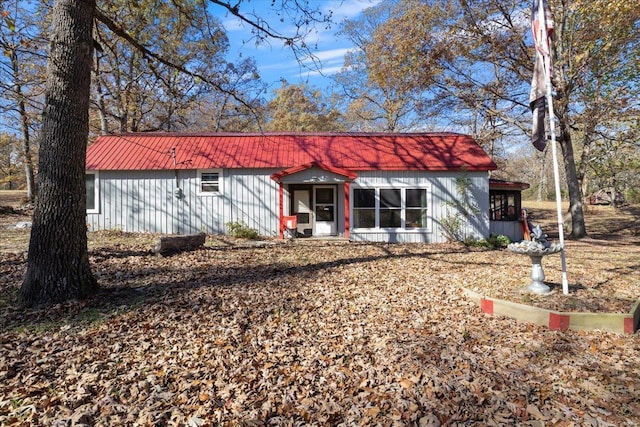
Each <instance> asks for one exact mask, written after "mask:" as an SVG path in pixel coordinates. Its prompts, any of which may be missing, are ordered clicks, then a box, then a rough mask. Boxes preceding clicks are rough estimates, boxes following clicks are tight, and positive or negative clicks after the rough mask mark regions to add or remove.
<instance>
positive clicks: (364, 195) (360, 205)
mask: <svg viewBox="0 0 640 427" xmlns="http://www.w3.org/2000/svg"><path fill="white" fill-rule="evenodd" d="M353 196H354V198H353V226H354V227H355V228H374V227H375V226H376V190H375V189H373V188H357V189H355V190H353Z"/></svg>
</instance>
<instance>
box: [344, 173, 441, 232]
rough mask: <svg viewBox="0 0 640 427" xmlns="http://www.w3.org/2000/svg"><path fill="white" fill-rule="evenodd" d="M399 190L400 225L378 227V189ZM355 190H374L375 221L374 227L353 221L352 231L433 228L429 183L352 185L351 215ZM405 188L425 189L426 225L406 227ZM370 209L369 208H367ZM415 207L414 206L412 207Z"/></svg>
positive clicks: (353, 214) (409, 230)
mask: <svg viewBox="0 0 640 427" xmlns="http://www.w3.org/2000/svg"><path fill="white" fill-rule="evenodd" d="M390 189H393V190H400V227H380V190H390ZM356 190H374V191H375V207H374V210H375V221H374V227H356V226H355V221H354V222H352V224H353V225H352V226H351V227H352V228H351V230H352V231H355V232H402V233H425V232H427V233H431V232H432V228H433V215H432V202H431V200H432V197H431V185H403V186H399V185H391V186H385V185H382V186H376V187H372V186H371V187H370V186H367V187H364V186H363V187H360V186H354V187H352V192H353V193H352V194H351V197H350V200H351V202H350V205H351V206H350V209H351V212H352V216H355V212H354V210H355V209H356V208H355V197H356V196H355V191H356ZM407 190H425V191H426V215H427V225H426V227H411V228H407V215H406V212H407ZM368 209H370V208H368ZM414 209H415V207H414Z"/></svg>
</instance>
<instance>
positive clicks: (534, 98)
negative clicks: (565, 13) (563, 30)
mask: <svg viewBox="0 0 640 427" xmlns="http://www.w3.org/2000/svg"><path fill="white" fill-rule="evenodd" d="M540 7H542V8H543V9H544V13H542V14H541V13H540ZM553 27H554V25H553V19H552V18H551V10H550V9H549V4H548V3H547V0H533V5H532V7H531V32H532V33H533V43H534V45H535V48H536V59H535V64H534V66H533V79H532V81H531V93H530V94H529V106H530V108H531V111H532V112H533V129H532V132H531V142H532V143H533V146H534V147H536V148H537V149H538V150H540V151H543V150H544V148H545V147H546V145H547V140H546V136H545V127H544V121H545V112H546V107H547V103H546V100H545V97H546V87H547V84H546V79H545V57H548V58H549V62H548V64H549V70H546V71H547V72H548V73H549V78H550V77H551V68H552V67H551V49H550V46H551V44H550V42H549V38H550V37H551V34H553Z"/></svg>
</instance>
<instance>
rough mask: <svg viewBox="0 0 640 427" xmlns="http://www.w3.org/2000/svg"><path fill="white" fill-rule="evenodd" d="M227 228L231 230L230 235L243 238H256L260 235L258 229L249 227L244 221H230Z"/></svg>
mask: <svg viewBox="0 0 640 427" xmlns="http://www.w3.org/2000/svg"><path fill="white" fill-rule="evenodd" d="M227 229H228V230H229V235H230V236H233V237H239V238H241V239H250V240H256V239H258V238H259V237H260V235H259V234H258V231H257V230H254V229H253V228H249V226H248V225H247V224H245V223H244V222H242V221H235V222H228V223H227Z"/></svg>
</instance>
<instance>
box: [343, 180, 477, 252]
mask: <svg viewBox="0 0 640 427" xmlns="http://www.w3.org/2000/svg"><path fill="white" fill-rule="evenodd" d="M460 177H464V178H468V179H470V180H471V184H472V187H471V188H472V189H471V194H470V195H471V198H470V200H471V201H472V202H473V205H474V206H475V207H476V209H477V211H478V212H479V213H478V214H477V215H472V216H471V217H470V218H469V220H468V221H466V224H465V226H464V227H463V230H462V233H463V234H464V235H465V236H467V237H468V238H471V239H483V238H486V237H488V236H489V215H488V210H489V176H488V173H486V172H464V173H460V172H458V173H456V172H421V171H378V172H360V173H359V174H358V178H357V179H356V180H355V181H354V183H353V185H352V187H351V188H352V189H353V188H385V187H387V188H389V187H412V186H418V187H425V186H428V187H429V188H430V190H431V194H430V195H431V198H430V200H428V202H427V203H429V204H430V206H429V209H430V215H431V230H430V231H419V232H418V231H414V230H406V231H403V230H382V229H381V230H366V231H359V230H357V229H355V230H352V231H351V233H350V239H351V240H354V241H376V242H402V243H405V242H406V243H436V242H446V241H447V237H446V234H445V233H444V230H443V228H442V225H441V224H442V219H443V218H445V217H446V216H447V215H450V212H452V211H453V207H454V206H456V204H457V203H458V200H459V199H460V195H458V194H457V193H458V192H457V188H456V178H460Z"/></svg>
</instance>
